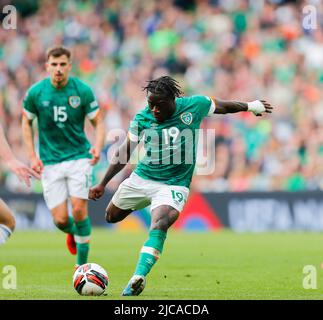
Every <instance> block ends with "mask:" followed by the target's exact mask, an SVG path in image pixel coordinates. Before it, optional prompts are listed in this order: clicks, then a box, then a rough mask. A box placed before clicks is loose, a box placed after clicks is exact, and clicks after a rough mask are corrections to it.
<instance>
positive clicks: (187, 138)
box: [89, 76, 272, 296]
mask: <svg viewBox="0 0 323 320" xmlns="http://www.w3.org/2000/svg"><path fill="white" fill-rule="evenodd" d="M144 89H145V90H146V91H147V99H148V105H147V106H146V107H145V108H144V109H143V110H142V111H140V112H139V113H137V114H136V115H135V117H134V120H133V121H132V122H131V124H130V128H129V132H128V135H127V139H126V140H125V142H124V143H123V144H122V145H121V146H120V148H119V149H118V151H117V153H116V154H115V156H114V159H113V161H112V163H111V164H110V166H109V168H108V169H107V172H106V174H105V177H104V178H103V180H102V181H101V183H99V184H98V185H96V186H95V187H93V188H92V189H90V193H89V198H90V199H93V200H97V199H99V198H100V197H101V196H102V195H103V194H104V190H105V186H106V184H107V183H108V182H109V181H110V180H111V179H112V178H113V177H114V176H115V175H116V174H117V173H118V172H119V171H120V170H121V169H122V168H123V167H124V166H125V165H126V163H127V162H128V160H129V159H130V156H131V154H132V152H133V150H134V148H135V147H136V146H137V144H138V142H139V140H140V139H143V141H144V146H145V150H146V154H145V157H144V158H143V159H142V160H141V161H140V162H139V164H138V166H137V167H136V169H135V170H134V172H132V174H131V175H130V177H129V178H128V179H126V180H124V181H123V182H122V183H121V184H120V186H119V188H118V190H117V191H116V193H115V194H114V196H113V197H112V199H111V201H110V203H109V205H108V207H107V209H106V220H107V222H111V223H114V222H118V221H121V220H123V219H124V218H125V217H127V216H128V215H129V214H130V213H131V212H133V211H134V210H138V209H140V208H143V207H146V206H148V205H151V208H150V209H151V225H150V230H149V237H148V239H147V241H146V242H145V243H144V245H143V247H142V249H141V252H140V256H139V260H138V263H137V267H136V269H135V272H134V275H133V276H132V277H131V279H130V281H129V283H128V284H127V286H126V288H125V289H124V291H123V293H122V294H123V295H124V296H134V295H139V294H140V293H141V292H142V290H143V289H144V287H145V283H146V276H147V274H148V273H149V271H150V270H151V268H152V267H153V265H154V264H155V262H156V261H157V259H158V258H159V256H160V254H161V253H162V251H163V245H164V241H165V239H166V234H167V230H168V228H169V227H170V226H171V225H172V224H173V223H174V222H175V221H176V219H177V218H178V216H179V214H180V212H181V211H182V209H183V206H184V204H185V202H186V199H187V197H188V194H189V186H190V183H191V179H192V175H193V171H194V167H195V162H196V140H197V136H198V129H199V128H200V125H201V121H202V120H203V118H205V117H206V116H209V115H212V114H225V113H235V112H240V111H251V112H253V113H254V114H255V115H256V116H261V115H262V114H263V113H265V112H267V113H271V112H272V107H271V106H270V104H269V103H267V102H266V101H264V100H256V101H253V102H249V103H244V102H236V101H223V100H220V99H215V98H210V97H206V96H191V97H181V95H182V92H181V90H180V87H179V85H178V83H177V82H176V80H174V79H172V78H170V77H168V76H164V77H160V78H158V79H155V80H152V81H149V82H148V85H147V86H146V87H145V88H144Z"/></svg>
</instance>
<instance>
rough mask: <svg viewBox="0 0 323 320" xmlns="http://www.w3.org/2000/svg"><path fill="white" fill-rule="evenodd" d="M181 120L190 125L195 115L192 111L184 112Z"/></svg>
mask: <svg viewBox="0 0 323 320" xmlns="http://www.w3.org/2000/svg"><path fill="white" fill-rule="evenodd" d="M181 120H182V122H183V123H185V124H187V125H190V124H191V123H192V121H193V116H192V114H191V113H190V112H184V113H182V114H181Z"/></svg>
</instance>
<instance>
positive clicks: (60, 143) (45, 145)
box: [23, 77, 99, 165]
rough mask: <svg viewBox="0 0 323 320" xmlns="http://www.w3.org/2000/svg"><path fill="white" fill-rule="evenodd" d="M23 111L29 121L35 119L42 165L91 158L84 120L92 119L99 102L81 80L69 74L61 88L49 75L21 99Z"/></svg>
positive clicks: (97, 109) (97, 110) (96, 111)
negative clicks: (53, 82)
mask: <svg viewBox="0 0 323 320" xmlns="http://www.w3.org/2000/svg"><path fill="white" fill-rule="evenodd" d="M23 112H24V114H25V116H27V118H28V119H30V120H32V119H34V118H36V117H37V119H38V131H39V155H40V159H41V160H42V161H43V163H44V165H48V164H55V163H60V162H63V161H67V160H76V159H82V158H91V154H90V153H89V150H90V148H91V145H90V143H89V141H88V139H87V138H86V135H85V132H84V121H85V117H88V118H89V119H90V120H91V119H94V118H95V116H96V115H97V113H98V112H99V105H98V103H97V101H96V99H95V97H94V94H93V92H92V90H91V88H90V87H89V86H88V85H86V84H85V83H83V82H82V81H81V80H79V79H77V78H74V77H69V79H68V82H67V84H66V86H65V87H63V88H61V89H57V88H56V87H54V86H53V85H52V83H51V81H50V79H49V78H46V79H44V80H42V81H40V82H37V83H35V84H34V85H33V86H32V87H31V88H30V89H29V90H28V91H27V93H26V96H25V98H24V100H23Z"/></svg>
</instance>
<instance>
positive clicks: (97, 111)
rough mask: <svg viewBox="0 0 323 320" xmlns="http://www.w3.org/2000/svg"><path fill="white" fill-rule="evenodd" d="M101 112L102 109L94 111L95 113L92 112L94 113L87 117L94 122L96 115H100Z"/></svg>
mask: <svg viewBox="0 0 323 320" xmlns="http://www.w3.org/2000/svg"><path fill="white" fill-rule="evenodd" d="M99 111H100V109H99V108H98V109H96V110H94V111H92V112H89V113H88V114H87V115H86V116H87V117H88V118H89V119H90V120H92V119H94V118H95V117H96V115H97V114H98V113H99Z"/></svg>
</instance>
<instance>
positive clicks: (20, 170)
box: [0, 126, 40, 187]
mask: <svg viewBox="0 0 323 320" xmlns="http://www.w3.org/2000/svg"><path fill="white" fill-rule="evenodd" d="M0 157H1V159H3V160H4V162H5V163H6V165H7V166H8V168H9V169H10V170H11V171H12V172H13V173H14V174H15V175H17V177H18V178H19V180H20V181H24V182H25V183H26V185H27V186H28V187H29V186H30V178H31V176H33V177H34V178H36V179H40V176H39V174H38V173H37V172H35V171H34V170H32V169H31V168H29V167H28V166H26V165H25V164H24V163H22V162H21V161H19V160H18V159H17V158H16V157H15V156H14V154H13V152H12V150H11V148H10V147H9V144H8V142H7V139H6V137H5V135H4V132H3V129H2V126H0Z"/></svg>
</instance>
